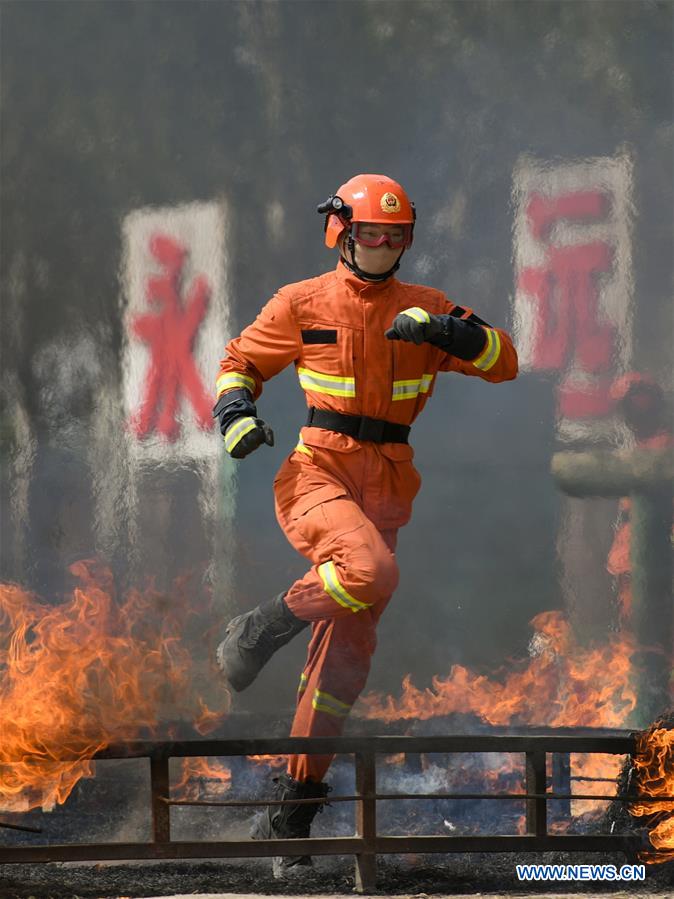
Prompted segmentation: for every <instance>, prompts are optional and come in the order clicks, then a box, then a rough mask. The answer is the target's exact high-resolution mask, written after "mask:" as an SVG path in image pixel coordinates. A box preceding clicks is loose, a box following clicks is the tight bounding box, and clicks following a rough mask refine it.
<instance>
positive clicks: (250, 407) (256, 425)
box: [213, 387, 274, 459]
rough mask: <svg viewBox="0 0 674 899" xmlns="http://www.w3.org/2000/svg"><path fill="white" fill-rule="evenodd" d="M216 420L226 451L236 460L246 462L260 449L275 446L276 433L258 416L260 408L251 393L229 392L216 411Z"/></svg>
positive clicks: (218, 404)
mask: <svg viewBox="0 0 674 899" xmlns="http://www.w3.org/2000/svg"><path fill="white" fill-rule="evenodd" d="M213 418H217V419H218V420H219V422H220V433H221V434H222V436H223V437H224V439H225V449H226V450H227V452H228V453H229V454H230V456H232V458H233V459H243V458H244V457H245V456H247V455H248V454H249V453H252V452H253V450H256V449H257V448H258V446H261V445H262V444H263V443H266V444H267V446H273V445H274V432H273V431H272V429H271V428H270V427H269V425H267V424H265V423H264V422H263V421H262V419H260V418H258V417H257V409H256V408H255V403H254V402H253V396H252V394H251V392H250V391H249V390H246V388H245V387H242V388H241V389H240V390H228V391H227V392H226V393H223V394H222V396H221V397H220V399H219V400H218V402H217V403H216V405H215V409H214V410H213Z"/></svg>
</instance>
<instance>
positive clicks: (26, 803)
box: [0, 560, 224, 811]
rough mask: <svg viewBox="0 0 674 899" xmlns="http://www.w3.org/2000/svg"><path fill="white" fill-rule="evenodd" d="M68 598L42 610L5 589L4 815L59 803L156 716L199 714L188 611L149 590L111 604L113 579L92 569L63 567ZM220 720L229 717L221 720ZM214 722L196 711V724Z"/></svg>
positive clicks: (0, 684)
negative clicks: (70, 583)
mask: <svg viewBox="0 0 674 899" xmlns="http://www.w3.org/2000/svg"><path fill="white" fill-rule="evenodd" d="M69 570H70V572H71V573H72V574H73V575H74V576H75V577H76V578H77V579H78V580H79V582H80V583H79V586H77V587H76V588H75V589H74V590H73V592H72V596H71V597H70V598H69V599H68V600H66V601H65V602H63V603H61V604H60V605H49V604H46V603H43V602H41V601H39V600H38V599H37V598H36V597H35V596H34V595H32V594H30V593H28V592H27V591H25V590H23V589H22V588H21V587H19V586H18V585H15V584H4V585H0V721H2V731H3V732H2V740H1V741H0V807H2V808H4V809H6V810H13V809H15V810H17V811H25V810H27V809H29V808H37V807H39V806H42V807H47V806H50V805H53V804H54V803H56V802H58V803H63V802H65V801H66V799H67V798H68V796H69V795H70V793H71V792H72V790H73V787H74V786H75V784H76V783H77V782H78V781H79V780H80V778H82V777H91V776H93V770H94V769H93V764H92V762H91V761H90V759H91V757H92V756H93V755H94V754H95V753H96V752H98V751H99V750H101V749H104V748H105V747H106V746H108V745H110V744H111V743H114V742H123V741H128V740H131V739H137V738H138V737H139V735H141V734H143V733H144V732H145V731H147V730H149V731H150V732H151V733H152V734H155V733H156V731H157V728H158V725H159V723H160V718H161V710H162V709H166V707H167V705H168V704H169V703H170V707H171V709H172V710H173V711H174V712H175V711H177V712H178V713H179V714H183V715H189V716H190V717H191V715H192V714H193V709H194V708H195V706H196V698H195V696H194V685H193V680H194V679H193V677H192V659H191V653H190V652H189V649H188V647H187V645H186V644H185V641H184V638H183V634H184V632H185V624H186V619H187V614H188V613H187V612H186V611H185V610H187V609H189V608H190V605H189V603H188V602H186V599H185V597H183V596H180V594H181V593H182V592H184V583H183V582H182V581H180V580H179V581H178V582H177V584H176V589H177V593H178V594H179V596H178V600H179V601H176V599H175V598H173V599H172V598H171V597H168V596H166V595H163V594H160V593H158V592H156V591H155V590H154V589H152V588H149V589H147V590H146V591H144V592H140V591H138V590H135V589H134V590H131V591H129V593H128V594H127V596H126V597H125V599H124V601H123V602H122V603H119V602H117V601H116V599H115V597H114V587H113V579H112V574H111V572H110V571H109V570H108V569H107V568H106V567H105V566H103V565H101V564H99V563H98V562H96V561H95V560H85V561H80V562H77V563H75V564H74V565H72V566H71V567H70V569H69ZM220 714H224V712H223V713H220ZM215 715H216V713H214V712H211V711H210V710H208V709H207V707H206V706H205V705H204V704H203V703H202V708H201V716H200V719H199V720H200V722H201V726H204V722H205V721H207V722H208V723H209V724H212V721H213V719H214V717H215Z"/></svg>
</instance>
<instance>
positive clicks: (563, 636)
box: [360, 612, 636, 727]
mask: <svg viewBox="0 0 674 899" xmlns="http://www.w3.org/2000/svg"><path fill="white" fill-rule="evenodd" d="M531 623H532V625H533V627H534V628H535V630H536V636H535V638H534V640H533V641H532V651H533V655H532V658H531V659H530V660H529V662H528V664H527V665H526V666H525V667H522V666H520V670H515V671H511V672H508V673H506V674H505V677H504V678H503V679H502V680H501V681H497V680H493V679H490V678H489V677H487V676H486V675H481V674H474V673H472V672H471V671H469V670H468V669H467V668H464V667H463V666H462V665H454V666H453V668H452V669H451V671H450V673H449V676H448V677H446V678H442V677H439V676H437V675H436V676H435V677H434V678H433V688H432V689H424V690H420V689H418V688H417V687H415V686H414V685H413V684H412V680H411V676H410V675H407V676H406V677H405V678H404V679H403V691H402V696H401V698H400V699H398V700H396V699H394V698H393V697H392V696H387V697H381V696H378V695H376V694H370V695H368V696H364V697H363V698H362V699H361V701H360V705H361V708H362V709H363V710H364V714H365V716H366V717H368V718H376V719H379V720H381V721H398V720H400V719H403V718H414V719H421V720H425V719H428V718H435V717H437V716H440V715H449V714H451V713H453V712H462V713H466V712H473V713H474V714H476V715H479V716H480V717H481V718H482V719H483V720H484V721H486V722H488V723H489V724H493V725H504V724H532V725H533V724H540V725H543V724H544V725H546V726H548V727H563V726H571V725H573V726H583V725H585V726H593V727H619V726H621V725H622V724H623V722H624V721H625V719H626V717H627V716H628V715H629V714H630V712H631V711H632V710H633V709H634V707H635V705H636V693H635V690H634V688H633V686H632V684H631V683H630V656H631V654H632V652H633V651H634V644H633V642H632V640H631V638H630V637H628V636H620V637H618V636H616V637H612V638H611V639H610V640H609V642H608V643H607V644H605V645H603V646H596V647H591V648H590V647H581V646H578V645H577V644H576V643H575V642H574V640H573V636H572V632H571V626H570V624H569V623H568V622H567V621H566V620H565V619H564V617H563V615H562V613H560V612H542V613H541V614H540V615H537V616H536V617H535V618H534V619H533V621H532V622H531Z"/></svg>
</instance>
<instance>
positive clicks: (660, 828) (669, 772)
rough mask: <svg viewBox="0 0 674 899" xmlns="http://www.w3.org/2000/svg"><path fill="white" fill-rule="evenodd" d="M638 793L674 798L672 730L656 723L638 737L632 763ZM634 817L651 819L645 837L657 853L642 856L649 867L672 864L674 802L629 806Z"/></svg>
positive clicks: (673, 853)
mask: <svg viewBox="0 0 674 899" xmlns="http://www.w3.org/2000/svg"><path fill="white" fill-rule="evenodd" d="M633 765H634V769H635V772H636V783H637V785H638V791H639V793H642V794H645V795H646V796H654V797H658V796H674V730H672V729H670V728H666V727H663V726H661V725H659V724H658V723H657V722H656V724H654V725H653V726H652V727H650V728H649V729H648V730H647V731H645V732H644V733H642V734H639V737H638V740H637V751H636V755H635V756H634V759H633ZM630 814H632V815H633V816H634V817H643V816H653V818H652V821H650V822H649V826H650V828H651V830H650V832H649V834H648V837H649V839H650V841H651V844H652V845H653V847H654V848H655V849H656V850H657V852H656V853H644V858H643V860H644V861H647V862H649V863H651V864H652V863H656V862H663V861H669V860H674V801H671V800H670V801H666V800H664V799H663V801H662V802H649V803H639V802H636V803H634V804H633V805H631V806H630Z"/></svg>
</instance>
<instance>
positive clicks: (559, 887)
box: [0, 853, 674, 899]
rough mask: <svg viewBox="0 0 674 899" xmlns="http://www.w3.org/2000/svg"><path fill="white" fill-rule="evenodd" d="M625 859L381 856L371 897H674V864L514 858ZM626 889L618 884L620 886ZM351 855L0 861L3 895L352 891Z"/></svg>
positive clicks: (617, 857) (64, 898)
mask: <svg viewBox="0 0 674 899" xmlns="http://www.w3.org/2000/svg"><path fill="white" fill-rule="evenodd" d="M516 863H523V864H532V863H538V864H545V863H550V864H583V863H587V864H614V865H615V866H616V867H617V868H619V867H620V866H621V865H623V864H625V863H626V859H625V858H624V856H623V855H622V854H620V853H616V854H613V855H609V854H599V853H541V854H533V853H527V854H514V853H493V854H492V853H479V854H478V853H472V854H455V855H451V856H450V855H437V856H429V855H426V856H418V857H415V858H411V859H410V858H397V857H396V858H390V859H381V860H380V861H379V866H378V885H377V890H376V891H374V892H373V893H372V895H379V896H392V895H407V896H415V895H416V896H418V895H419V894H424V893H425V894H427V895H429V896H431V895H433V894H436V895H438V894H444V895H459V894H464V895H465V894H483V895H484V894H494V895H497V896H503V895H517V894H520V895H528V896H533V895H545V894H549V895H554V894H557V895H559V894H560V893H564V894H592V895H602V896H615V895H629V896H636V895H637V894H638V895H649V894H650V895H652V894H660V895H674V862H670V863H667V864H664V865H657V866H650V867H648V866H647V868H646V880H645V882H643V883H637V882H634V883H628V882H626V883H624V884H622V885H618V884H615V883H598V882H594V883H590V882H585V883H569V882H559V881H558V882H551V883H540V882H539V883H530V884H526V883H520V882H519V881H518V880H517V878H516V875H515V864H516ZM619 886H620V887H621V889H618V887H619ZM353 891H354V866H353V860H352V859H351V858H347V857H343V858H320V859H317V861H316V868H315V870H314V872H313V873H312V874H311V876H310V878H309V879H307V878H305V877H303V878H302V879H301V880H298V881H297V882H294V883H292V884H287V885H286V884H281V883H279V882H278V881H277V880H274V878H273V877H272V875H271V870H270V862H269V861H268V860H246V861H239V860H235V861H231V860H229V861H205V862H204V861H199V862H165V861H164V862H142V863H141V862H137V863H127V862H125V863H119V862H118V863H109V862H105V863H88V864H84V863H74V862H70V863H52V864H42V865H37V864H33V865H1V866H0V897H1V899H30V897H34V899H76V897H78V899H108V897H110V899H112V897H121V896H124V897H127V896H128V897H147V896H168V895H174V894H178V893H180V894H186V893H188V894H197V895H198V894H199V893H210V894H213V893H239V894H242V893H243V894H245V893H249V894H250V893H255V894H256V895H266V896H270V895H275V896H278V895H289V896H290V895H304V896H306V895H325V894H326V893H327V894H335V895H353Z"/></svg>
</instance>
